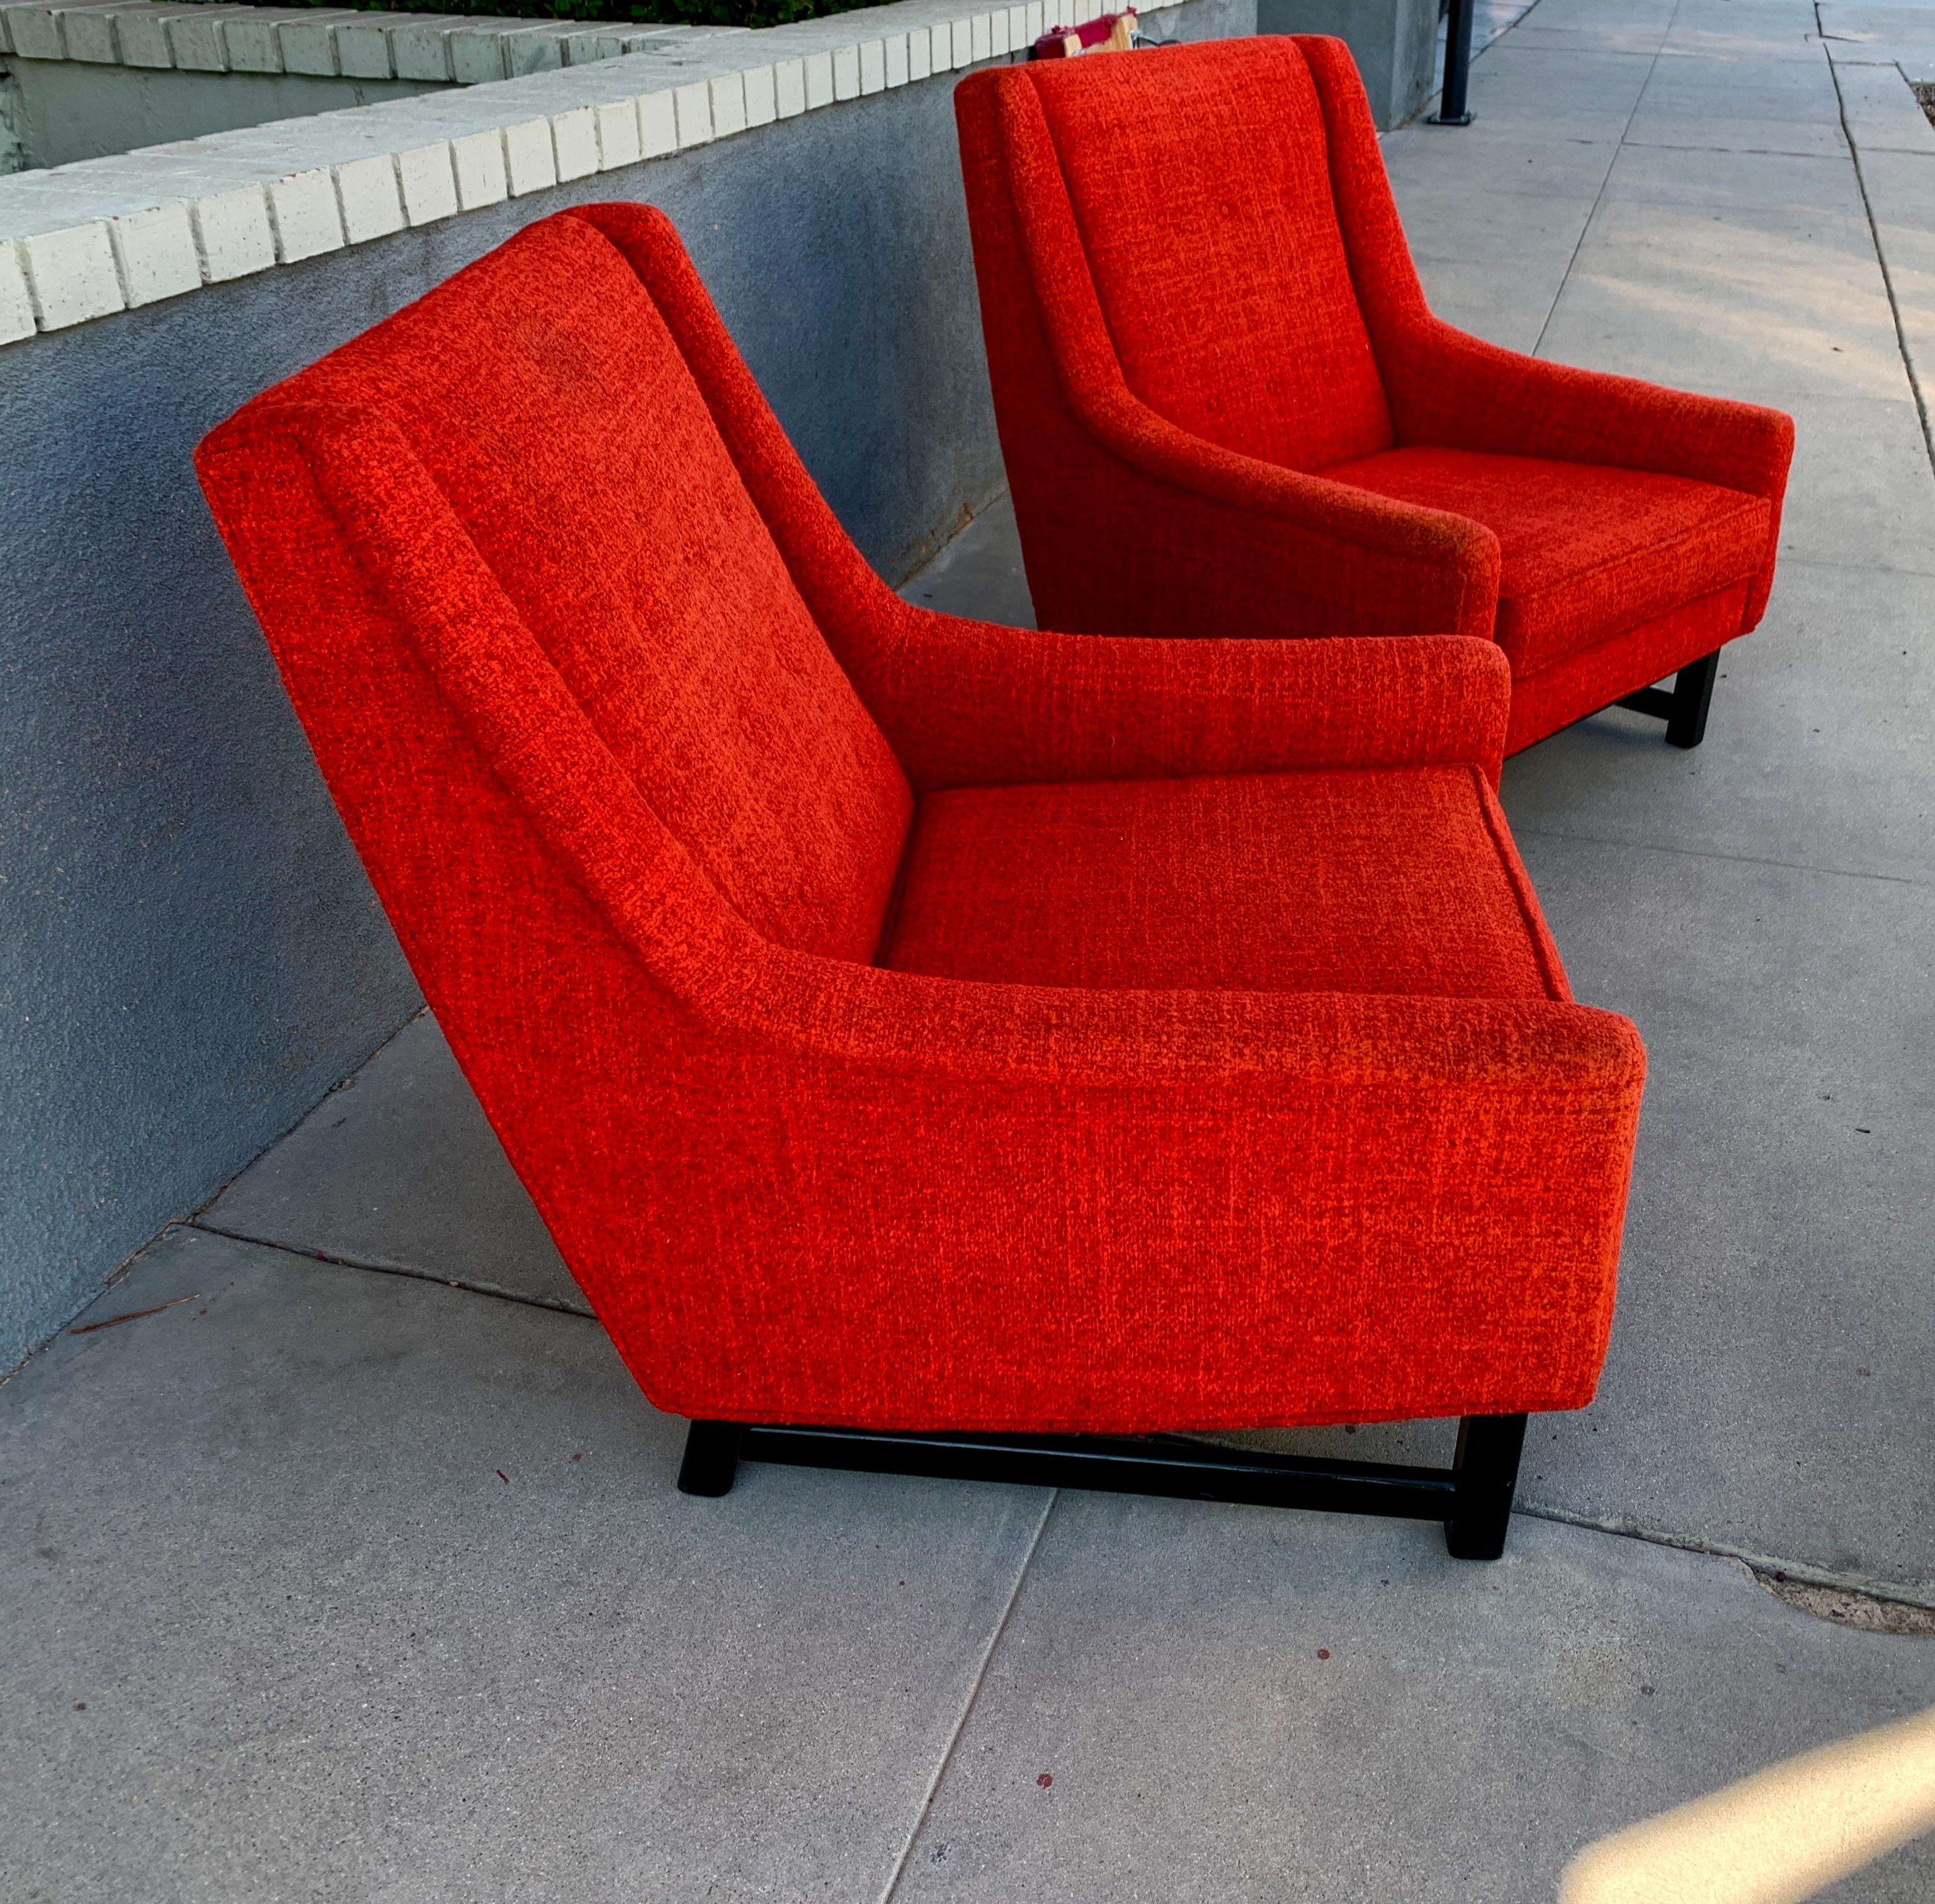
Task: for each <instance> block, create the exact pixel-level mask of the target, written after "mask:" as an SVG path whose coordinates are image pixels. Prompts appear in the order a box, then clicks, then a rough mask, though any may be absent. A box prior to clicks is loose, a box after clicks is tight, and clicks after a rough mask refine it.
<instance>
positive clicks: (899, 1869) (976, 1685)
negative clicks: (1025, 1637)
mask: <svg viewBox="0 0 1935 1904" xmlns="http://www.w3.org/2000/svg"><path fill="white" fill-rule="evenodd" d="M1060 1499H1061V1489H1059V1488H1051V1489H1049V1495H1048V1499H1047V1500H1046V1501H1045V1502H1044V1503H1043V1506H1042V1510H1041V1518H1040V1519H1039V1520H1038V1521H1037V1522H1035V1524H1034V1535H1033V1536H1032V1537H1031V1539H1030V1540H1029V1541H1028V1552H1026V1553H1025V1554H1023V1555H1022V1564H1021V1565H1020V1566H1019V1568H1016V1570H1015V1583H1014V1585H1013V1586H1011V1587H1010V1588H1009V1589H1008V1597H1007V1601H1006V1602H1005V1603H1004V1605H1003V1606H1002V1608H1001V1616H1000V1618H998V1619H997V1620H996V1621H995V1624H994V1627H993V1629H992V1631H990V1632H989V1635H988V1643H987V1644H986V1646H983V1648H982V1649H981V1657H980V1661H979V1662H978V1663H977V1665H976V1666H975V1668H974V1679H973V1680H972V1682H971V1683H970V1685H969V1686H968V1697H966V1699H965V1700H963V1701H962V1702H961V1716H960V1717H959V1718H957V1719H956V1720H955V1721H954V1730H952V1732H950V1733H949V1734H948V1735H947V1743H946V1745H945V1746H943V1747H942V1748H941V1752H940V1759H939V1760H938V1761H937V1763H936V1764H935V1766H934V1776H932V1777H931V1778H930V1779H928V1782H927V1789H926V1790H925V1791H924V1792H922V1794H921V1798H920V1803H919V1806H918V1807H917V1809H916V1810H915V1812H914V1815H913V1824H912V1825H911V1826H910V1827H909V1829H908V1831H907V1842H906V1843H905V1844H904V1845H901V1851H900V1855H899V1857H897V1858H895V1860H894V1868H893V1869H892V1870H891V1871H890V1872H888V1874H887V1882H886V1888H885V1889H884V1890H882V1892H881V1893H880V1904H893V1898H894V1894H895V1892H896V1891H898V1890H899V1888H900V1882H901V1878H902V1877H903V1876H904V1875H905V1873H906V1871H907V1860H909V1859H910V1857H913V1848H914V1842H915V1841H916V1839H918V1838H919V1836H920V1833H921V1827H922V1826H923V1825H924V1824H926V1822H927V1816H928V1812H931V1810H932V1809H934V1794H935V1793H936V1792H937V1791H939V1790H940V1782H941V1781H942V1779H944V1778H946V1776H947V1768H948V1767H949V1765H951V1764H952V1763H953V1762H954V1749H955V1746H957V1745H958V1744H959V1743H960V1742H961V1734H963V1733H964V1732H965V1731H966V1730H967V1729H968V1720H969V1719H970V1718H972V1717H973V1716H974V1706H975V1703H976V1702H977V1700H979V1699H980V1697H981V1687H982V1685H983V1682H984V1681H985V1680H986V1679H987V1676H988V1668H989V1666H990V1665H991V1664H992V1663H993V1661H994V1658H995V1649H996V1648H997V1647H998V1646H1000V1645H1001V1636H1002V1634H1004V1633H1005V1632H1007V1630H1008V1620H1009V1617H1010V1615H1012V1614H1013V1612H1014V1610H1015V1602H1016V1601H1018V1600H1019V1599H1020V1598H1021V1597H1022V1583H1023V1582H1024V1581H1025V1580H1027V1578H1028V1569H1029V1568H1031V1567H1032V1566H1033V1565H1034V1557H1035V1555H1036V1553H1037V1551H1038V1550H1039V1549H1040V1546H1041V1537H1042V1534H1043V1531H1045V1530H1046V1528H1047V1526H1048V1517H1049V1515H1050V1514H1052V1513H1054V1511H1055V1503H1056V1502H1057V1501H1059V1500H1060Z"/></svg>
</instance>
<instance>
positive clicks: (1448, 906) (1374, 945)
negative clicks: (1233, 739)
mask: <svg viewBox="0 0 1935 1904" xmlns="http://www.w3.org/2000/svg"><path fill="white" fill-rule="evenodd" d="M897 912H898V916H897V918H896V919H895V922H894V925H893V926H892V931H891V936H890V937H889V941H888V944H887V949H886V957H885V958H884V960H883V963H884V964H888V965H890V966H892V967H894V969H895V970H897V971H901V972H928V973H933V974H934V975H935V976H938V977H942V978H950V979H980V980H985V981H988V982H1004V981H1005V982H1009V983H1012V984H1017V985H1090V986H1099V987H1104V988H1133V989H1137V990H1146V989H1164V988H1173V987H1176V986H1186V987H1189V988H1194V989H1197V990H1212V989H1214V990H1218V991H1221V990H1234V991H1366V992H1388V993H1394V994H1408V995H1411V996H1417V997H1446V998H1545V997H1554V998H1563V997H1565V996H1566V993H1565V983H1564V979H1563V978H1562V976H1561V975H1560V972H1559V963H1558V957H1557V955H1556V952H1553V949H1552V948H1551V946H1550V943H1549V942H1548V941H1547V939H1546V937H1545V934H1544V928H1543V926H1542V925H1540V924H1539V922H1538V913H1537V912H1536V910H1534V909H1533V908H1532V906H1531V904H1530V901H1529V884H1528V883H1527V882H1526V879H1525V877H1524V874H1523V870H1522V869H1521V868H1520V866H1519V864H1518V862H1517V856H1516V855H1514V853H1513V852H1512V851H1511V847H1510V846H1509V844H1508V843H1507V841H1506V836H1505V823H1504V821H1503V819H1502V816H1500V815H1499V811H1498V807H1497V804H1496V801H1494V800H1493V798H1492V795H1491V790H1490V788H1489V787H1488V786H1487V785H1486V783H1485V781H1484V777H1483V776H1482V775H1481V774H1478V773H1477V772H1475V771H1474V770H1473V769H1472V768H1457V767H1438V768H1423V769H1417V770H1413V771H1408V772H1393V771H1390V770H1389V769H1385V770H1382V771H1378V770H1366V769H1363V768H1356V769H1351V770H1348V771H1336V770H1333V771H1329V772H1307V773H1302V774H1245V775H1242V776H1240V777H1224V778H1218V779H1197V780H1140V781H1128V782H1122V781H1116V782H1109V783H1095V782H1088V783H1077V784H1074V785H1070V786H1016V787H1002V788H998V789H961V790H959V791H958V792H943V793H932V794H929V795H927V797H926V798H925V799H923V800H922V801H921V803H920V807H919V812H918V814H917V816H916V820H915V823H914V832H913V840H912V841H911V843H910V848H909V852H908V855H907V871H906V872H905V874H904V875H903V878H902V892H901V899H900V902H899V904H898V909H897Z"/></svg>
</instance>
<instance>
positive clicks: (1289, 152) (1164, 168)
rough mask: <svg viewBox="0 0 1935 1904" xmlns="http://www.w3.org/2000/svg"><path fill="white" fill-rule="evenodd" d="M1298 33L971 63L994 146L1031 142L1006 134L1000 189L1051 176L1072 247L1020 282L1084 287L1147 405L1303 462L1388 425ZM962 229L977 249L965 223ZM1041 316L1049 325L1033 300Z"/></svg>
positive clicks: (1045, 182) (1364, 442)
mask: <svg viewBox="0 0 1935 1904" xmlns="http://www.w3.org/2000/svg"><path fill="white" fill-rule="evenodd" d="M1305 44H1306V43H1303V42H1300V41H1297V40H1294V39H1291V38H1284V37H1281V36H1276V35H1269V36H1265V37H1263V38H1257V39H1248V40H1237V41H1209V42H1206V43H1203V44H1197V45H1193V46H1188V47H1175V48H1171V49H1167V50H1163V51H1161V52H1156V53H1134V54H1118V55H1114V56H1107V57H1103V58H1086V59H1073V60H1051V61H1043V62H1038V63H1030V64H1028V65H1024V66H1018V67H1013V68H1008V69H1007V71H1005V72H1004V73H1002V74H1000V75H999V76H998V79H997V80H995V81H992V82H983V83H984V84H994V85H998V86H1000V87H1001V89H1002V90H1003V92H1004V95H1005V97H1006V100H1007V104H1009V106H1010V108H1011V110H1009V111H1008V112H1007V113H1006V114H1005V116H1004V132H1005V137H1006V138H1007V141H1008V142H1009V143H1010V146H1011V148H1012V147H1013V146H1014V144H1015V143H1016V142H1026V143H1032V144H1033V145H1034V148H1035V149H1034V152H1031V153H1023V152H1019V151H1015V150H1013V149H1011V150H1010V153H1009V155H1008V156H1009V164H1008V166H1007V173H1008V183H1009V188H1010V190H1020V189H1040V190H1049V191H1052V190H1054V189H1057V185H1058V188H1059V189H1060V190H1061V192H1064V193H1065V194H1066V197H1067V207H1068V210H1069V212H1070V213H1071V214H1072V225H1067V223H1066V222H1064V229H1068V230H1071V231H1072V232H1073V234H1074V239H1075V242H1076V243H1079V253H1080V255H1079V258H1075V259H1073V260H1066V261H1058V263H1057V279H1058V282H1057V285H1056V286H1055V287H1054V288H1052V289H1050V290H1049V295H1048V296H1047V297H1045V298H1043V290H1044V287H1043V286H1042V285H1039V284H1037V285H1036V287H1035V291H1036V295H1037V298H1038V299H1041V300H1042V301H1043V303H1044V305H1045V306H1052V304H1053V303H1054V302H1055V298H1056V297H1058V296H1061V295H1076V296H1080V295H1083V294H1085V293H1087V292H1088V291H1089V289H1090V288H1092V296H1093V297H1094V300H1095V302H1096V303H1097V305H1098V306H1099V308H1100V315H1101V318H1102V320H1103V323H1104V324H1106V330H1107V335H1108V336H1109V340H1110V342H1111V343H1112V346H1113V349H1114V351H1115V356H1116V358H1117V360H1118V362H1119V364H1120V366H1121V373H1122V376H1123V378H1124V381H1125V382H1126V383H1127V385H1128V387H1129V388H1130V389H1131V391H1134V394H1136V395H1137V397H1140V398H1141V399H1142V400H1143V402H1145V403H1147V404H1148V405H1149V406H1150V408H1151V409H1154V410H1155V411H1156V412H1158V414H1159V415H1161V416H1163V417H1165V418H1167V419H1168V420H1169V421H1170V422H1172V423H1174V424H1177V425H1178V426H1179V427H1181V428H1183V429H1185V430H1189V431H1191V433H1194V434H1195V435H1198V436H1203V437H1206V438H1207V439H1209V440H1210V441H1211V442H1215V443H1218V444H1220V445H1222V446H1223V447H1224V448H1227V449H1231V450H1234V451H1239V452H1240V453H1242V454H1245V455H1250V456H1254V457H1260V458H1263V459H1264V460H1267V461H1269V462H1272V463H1280V464H1283V465H1285V466H1288V467H1291V468H1294V469H1303V470H1312V469H1322V468H1324V467H1325V466H1327V465H1328V464H1330V463H1336V462H1340V461H1342V460H1345V459H1347V458H1349V457H1356V456H1362V455H1367V454H1370V453H1372V452H1373V451H1377V450H1379V449H1383V448H1387V447H1388V446H1389V445H1390V443H1391V442H1392V440H1393V429H1392V423H1391V415H1390V406H1389V405H1388V404H1387V401H1386V397H1385V392H1384V385H1383V382H1382V380H1381V378H1380V376H1379V373H1378V364H1377V359H1376V357H1375V353H1374V352H1373V349H1372V339H1371V336H1370V334H1369V331H1368V330H1367V329H1366V324H1365V321H1364V317H1363V312H1362V311H1361V310H1360V303H1359V297H1358V291H1357V287H1355V286H1354V284H1353V282H1352V278H1351V261H1350V259H1349V258H1348V255H1347V249H1346V234H1345V231H1344V230H1343V228H1342V225H1341V223H1340V220H1339V213H1338V206H1337V202H1336V194H1335V192H1333V176H1332V174H1333V152H1332V150H1331V147H1332V144H1333V139H1335V138H1336V137H1338V136H1339V134H1338V131H1337V129H1336V127H1335V126H1333V125H1327V118H1326V113H1325V109H1324V100H1323V99H1322V98H1321V97H1320V89H1319V86H1318V83H1317V80H1316V79H1315V77H1313V73H1312V64H1311V60H1310V58H1309V56H1307V55H1306V51H1305ZM1339 50H1340V51H1341V48H1340V49H1339ZM1345 65H1346V67H1348V55H1346V56H1345ZM1351 77H1352V80H1353V82H1354V74H1352V76H1351ZM1357 90H1358V91H1359V92H1360V93H1361V90H1362V89H1361V86H1359V87H1358V88H1357ZM1366 123H1368V122H1367V121H1366ZM1051 155H1052V163H1051V164H1047V165H1043V164H1041V163H1040V162H1039V161H1040V159H1042V158H1047V157H1050V156H1051ZM1028 160H1033V161H1036V162H1033V163H1027V162H1025V161H1028ZM1023 179H1025V180H1026V182H1027V183H1026V184H1025V186H1024V185H1023V184H1022V183H1019V181H1021V180H1023ZM969 189H970V192H971V194H972V193H973V192H974V190H975V189H976V180H975V178H974V176H973V174H972V168H971V177H970V184H969ZM983 189H985V187H984V188H983ZM980 249H982V246H981V230H980V225H977V262H978V261H979V258H978V254H979V252H980ZM986 289H987V287H986V284H985V283H984V286H983V291H984V300H983V301H984V305H985V303H986ZM1043 317H1044V320H1045V321H1046V324H1047V325H1048V326H1049V328H1050V329H1051V330H1052V328H1053V327H1054V325H1055V321H1056V318H1055V313H1054V312H1053V310H1052V309H1044V311H1043ZM989 347H990V352H991V355H992V354H994V353H995V352H996V351H997V350H998V349H999V348H1000V345H999V343H998V339H997V336H996V333H995V327H992V326H990V337H989ZM999 376H1000V373H999V371H998V372H997V380H998V381H997V388H998V389H999Z"/></svg>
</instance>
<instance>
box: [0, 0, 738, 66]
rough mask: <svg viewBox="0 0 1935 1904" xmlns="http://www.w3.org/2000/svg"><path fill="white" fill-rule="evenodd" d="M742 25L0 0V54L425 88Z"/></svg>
mask: <svg viewBox="0 0 1935 1904" xmlns="http://www.w3.org/2000/svg"><path fill="white" fill-rule="evenodd" d="M746 30H747V29H745V28H744V27H743V26H625V25H623V24H622V23H617V22H614V21H605V22H602V23H601V22H599V21H596V20H515V19H510V18H506V17H492V16H486V15H483V14H429V13H424V14H382V13H366V12H362V11H358V10H357V9H355V8H316V7H243V6H219V5H171V4H170V3H169V0H0V53H12V54H13V55H14V56H15V57H16V58H17V59H77V60H83V61H86V62H89V63H90V64H92V65H102V66H139V67H144V68H151V69H152V68H162V69H165V68H176V69H177V70H179V71H183V72H190V73H306V74H316V75H318V76H321V77H328V78H342V79H353V80H390V79H396V80H421V82H423V83H424V84H425V85H436V84H439V83H442V84H448V85H454V86H481V85H485V84H486V83H488V82H489V81H491V80H515V79H518V78H521V77H522V76H523V75H524V74H527V73H541V72H547V71H555V70H556V69H557V68H560V67H563V66H587V65H590V64H591V62H593V61H594V60H599V59H619V58H620V57H622V56H623V55H624V54H626V53H648V52H651V51H653V50H656V49H657V48H659V47H665V46H669V45H671V44H675V43H677V42H678V41H684V40H690V39H693V38H710V37H712V36H714V35H719V34H722V33H743V32H745V31H746Z"/></svg>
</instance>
